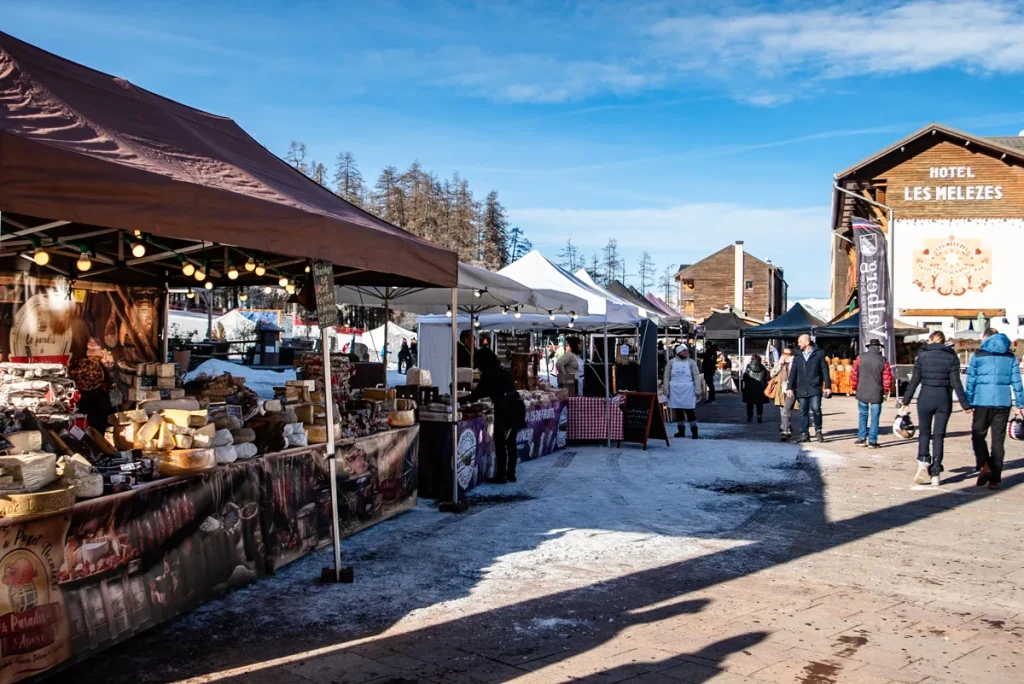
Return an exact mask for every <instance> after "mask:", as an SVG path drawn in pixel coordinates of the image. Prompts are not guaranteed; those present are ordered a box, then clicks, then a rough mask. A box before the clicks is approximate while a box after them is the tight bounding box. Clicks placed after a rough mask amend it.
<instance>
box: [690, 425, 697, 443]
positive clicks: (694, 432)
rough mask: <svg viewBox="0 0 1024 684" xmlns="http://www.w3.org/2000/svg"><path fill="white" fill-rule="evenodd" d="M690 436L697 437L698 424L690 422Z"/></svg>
mask: <svg viewBox="0 0 1024 684" xmlns="http://www.w3.org/2000/svg"><path fill="white" fill-rule="evenodd" d="M690 437H692V438H694V439H697V424H696V423H690Z"/></svg>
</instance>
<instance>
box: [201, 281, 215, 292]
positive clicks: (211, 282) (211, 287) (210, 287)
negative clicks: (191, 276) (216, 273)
mask: <svg viewBox="0 0 1024 684" xmlns="http://www.w3.org/2000/svg"><path fill="white" fill-rule="evenodd" d="M203 287H205V288H206V289H207V290H212V289H213V281H212V280H207V281H206V284H205V285H203Z"/></svg>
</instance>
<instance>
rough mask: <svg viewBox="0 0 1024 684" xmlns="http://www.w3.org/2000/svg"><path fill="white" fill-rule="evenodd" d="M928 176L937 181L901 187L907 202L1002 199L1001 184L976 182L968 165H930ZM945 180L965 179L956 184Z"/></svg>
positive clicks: (972, 170) (989, 200)
mask: <svg viewBox="0 0 1024 684" xmlns="http://www.w3.org/2000/svg"><path fill="white" fill-rule="evenodd" d="M928 178H929V179H931V180H935V181H938V182H937V183H934V184H930V185H914V186H906V187H904V188H903V199H904V201H907V202H957V201H969V202H975V201H981V202H991V201H995V200H1001V199H1003V186H1002V185H984V184H977V183H976V182H974V181H976V178H977V177H976V176H975V173H974V169H973V168H972V167H970V166H932V167H931V168H929V169H928ZM945 180H950V181H953V180H956V181H967V182H966V183H963V182H959V183H957V184H956V185H951V184H948V183H943V182H942V181H945Z"/></svg>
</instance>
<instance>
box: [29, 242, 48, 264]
mask: <svg viewBox="0 0 1024 684" xmlns="http://www.w3.org/2000/svg"><path fill="white" fill-rule="evenodd" d="M32 261H34V262H36V265H37V266H45V265H46V264H48V263H50V253H49V252H47V251H46V250H45V249H43V248H41V247H37V248H36V251H35V252H33V253H32Z"/></svg>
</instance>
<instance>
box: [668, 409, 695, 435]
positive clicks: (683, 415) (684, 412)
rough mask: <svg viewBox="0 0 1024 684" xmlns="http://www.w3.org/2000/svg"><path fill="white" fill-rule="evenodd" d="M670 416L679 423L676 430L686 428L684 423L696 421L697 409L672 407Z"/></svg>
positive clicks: (681, 430) (680, 430)
mask: <svg viewBox="0 0 1024 684" xmlns="http://www.w3.org/2000/svg"><path fill="white" fill-rule="evenodd" d="M672 417H673V418H675V419H676V422H677V423H679V426H678V428H677V429H678V430H679V432H683V431H684V430H686V423H696V422H697V409H672Z"/></svg>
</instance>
